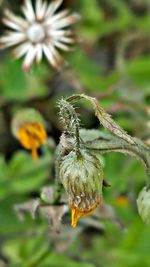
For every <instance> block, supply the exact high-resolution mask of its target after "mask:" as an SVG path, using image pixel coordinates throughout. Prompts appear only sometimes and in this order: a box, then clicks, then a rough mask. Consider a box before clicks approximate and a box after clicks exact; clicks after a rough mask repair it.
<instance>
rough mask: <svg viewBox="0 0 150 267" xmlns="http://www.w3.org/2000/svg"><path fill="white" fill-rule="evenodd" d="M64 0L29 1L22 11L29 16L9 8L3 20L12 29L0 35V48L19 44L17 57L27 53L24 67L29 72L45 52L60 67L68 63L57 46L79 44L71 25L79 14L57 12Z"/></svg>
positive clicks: (27, 0) (55, 66)
mask: <svg viewBox="0 0 150 267" xmlns="http://www.w3.org/2000/svg"><path fill="white" fill-rule="evenodd" d="M62 2H63V0H53V1H52V2H51V3H50V4H48V3H47V2H44V1H42V0H36V1H35V8H34V7H33V5H32V2H31V0H25V2H24V5H23V7H22V12H23V15H24V17H25V18H22V17H19V16H16V15H14V14H13V13H12V12H10V11H8V10H6V11H5V18H4V19H3V23H4V24H5V25H6V26H7V27H8V28H10V30H9V31H7V32H6V34H5V36H3V37H1V38H0V48H2V49H3V48H7V47H11V46H16V47H15V49H14V50H13V54H14V57H15V58H20V57H22V56H25V58H24V61H23V69H24V70H26V71H28V70H30V68H31V65H32V63H33V62H34V61H35V62H36V63H39V62H40V61H41V60H42V57H43V55H45V57H46V58H47V60H48V61H49V63H50V64H51V65H52V66H53V67H54V68H56V69H59V68H60V66H61V65H62V64H63V63H64V60H63V59H62V57H61V56H60V54H59V53H58V51H57V49H62V50H65V51H69V50H70V49H71V45H72V44H74V43H75V37H74V34H73V32H72V30H71V29H68V28H69V26H70V25H72V24H74V23H76V22H77V21H78V19H79V16H78V15H77V14H71V15H70V14H69V10H63V11H60V12H58V13H57V14H56V11H57V9H58V8H59V7H60V5H61V4H62Z"/></svg>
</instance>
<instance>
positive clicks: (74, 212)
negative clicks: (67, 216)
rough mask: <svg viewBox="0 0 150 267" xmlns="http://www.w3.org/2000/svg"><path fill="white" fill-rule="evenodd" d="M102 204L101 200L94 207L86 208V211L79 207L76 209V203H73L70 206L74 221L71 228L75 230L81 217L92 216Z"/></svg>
mask: <svg viewBox="0 0 150 267" xmlns="http://www.w3.org/2000/svg"><path fill="white" fill-rule="evenodd" d="M100 202H101V201H100V200H97V201H96V202H95V203H94V204H93V205H92V206H90V207H88V208H85V209H83V208H81V207H79V206H78V207H75V205H74V203H73V202H71V204H70V209H71V221H72V222H71V226H72V227H73V228H75V227H76V225H77V223H78V220H79V219H80V217H83V216H88V215H90V214H91V213H92V212H93V211H94V210H95V209H96V208H97V206H98V205H99V204H100Z"/></svg>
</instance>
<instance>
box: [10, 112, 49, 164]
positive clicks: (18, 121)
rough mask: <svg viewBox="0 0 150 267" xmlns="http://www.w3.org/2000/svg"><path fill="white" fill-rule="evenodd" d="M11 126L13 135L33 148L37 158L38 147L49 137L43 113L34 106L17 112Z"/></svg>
mask: <svg viewBox="0 0 150 267" xmlns="http://www.w3.org/2000/svg"><path fill="white" fill-rule="evenodd" d="M11 126H12V127H11V128H12V133H13V135H14V136H15V137H16V138H17V139H18V140H19V142H20V143H21V144H22V145H23V146H24V147H25V148H26V149H29V150H31V151H32V155H33V157H34V159H37V158H38V153H37V149H38V148H39V147H40V146H41V145H42V144H44V143H45V142H46V138H47V134H46V130H45V122H44V119H43V117H42V116H41V114H40V113H39V112H38V111H36V110H34V109H32V108H26V109H23V110H21V111H19V112H17V113H16V114H15V116H14V118H13V120H12V125H11Z"/></svg>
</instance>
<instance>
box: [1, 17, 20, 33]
mask: <svg viewBox="0 0 150 267" xmlns="http://www.w3.org/2000/svg"><path fill="white" fill-rule="evenodd" d="M2 21H3V23H4V24H5V25H6V26H8V27H9V28H11V29H13V30H16V31H22V27H20V26H19V25H18V24H16V23H15V22H13V21H11V20H9V19H7V18H4V19H2Z"/></svg>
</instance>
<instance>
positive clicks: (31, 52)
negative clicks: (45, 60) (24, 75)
mask: <svg viewBox="0 0 150 267" xmlns="http://www.w3.org/2000/svg"><path fill="white" fill-rule="evenodd" d="M35 55H36V49H35V47H34V46H31V47H30V49H29V50H28V53H27V54H26V56H25V59H24V62H23V66H22V67H23V70H24V71H29V70H30V68H31V65H32V63H33V60H34V59H35Z"/></svg>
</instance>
